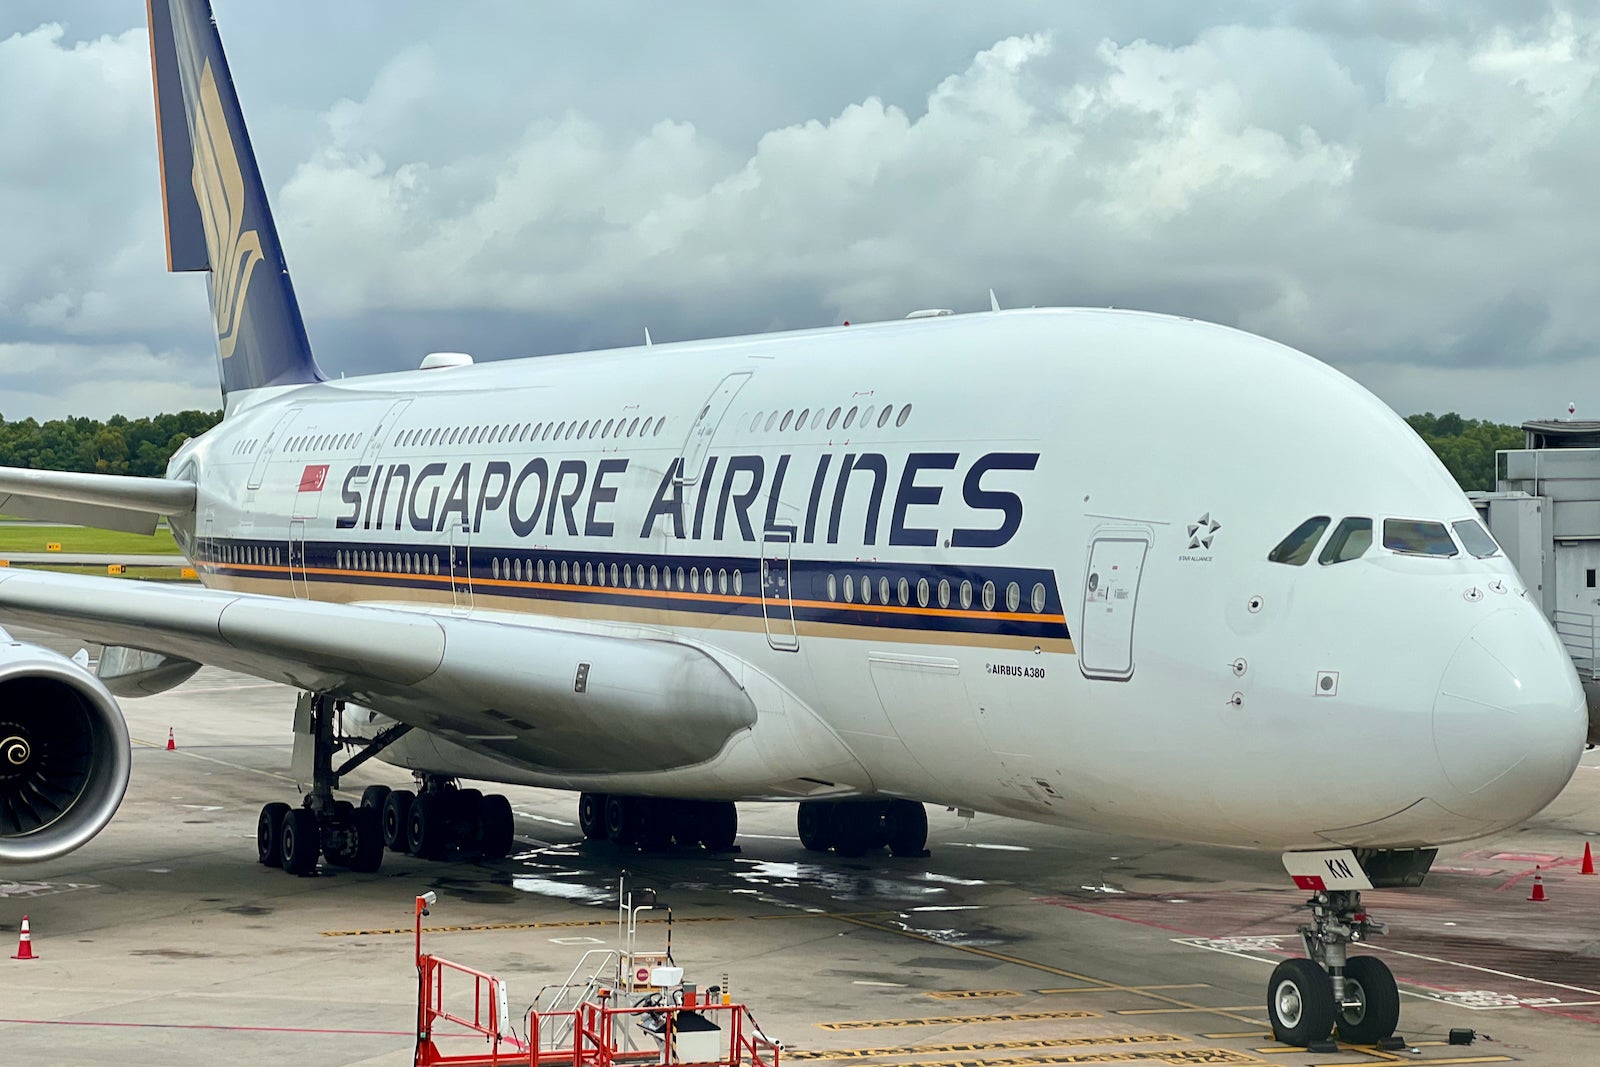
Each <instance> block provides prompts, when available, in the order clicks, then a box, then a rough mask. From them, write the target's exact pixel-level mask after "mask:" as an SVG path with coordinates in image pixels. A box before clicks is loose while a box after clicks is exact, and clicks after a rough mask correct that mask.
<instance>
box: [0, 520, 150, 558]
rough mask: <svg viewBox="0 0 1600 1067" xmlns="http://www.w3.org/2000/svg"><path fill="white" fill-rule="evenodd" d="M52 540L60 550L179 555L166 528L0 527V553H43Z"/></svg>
mask: <svg viewBox="0 0 1600 1067" xmlns="http://www.w3.org/2000/svg"><path fill="white" fill-rule="evenodd" d="M52 542H59V543H60V545H61V551H62V552H110V553H123V552H125V553H129V554H131V555H141V556H142V555H151V554H155V555H177V554H178V545H177V542H175V541H174V540H173V539H172V532H171V531H170V530H168V529H166V528H165V527H160V528H158V529H157V530H156V532H155V533H154V534H153V535H151V536H149V537H145V536H143V535H140V534H127V533H118V532H117V531H115V530H92V529H90V528H89V527H87V526H0V552H43V551H45V546H46V545H47V544H50V543H52Z"/></svg>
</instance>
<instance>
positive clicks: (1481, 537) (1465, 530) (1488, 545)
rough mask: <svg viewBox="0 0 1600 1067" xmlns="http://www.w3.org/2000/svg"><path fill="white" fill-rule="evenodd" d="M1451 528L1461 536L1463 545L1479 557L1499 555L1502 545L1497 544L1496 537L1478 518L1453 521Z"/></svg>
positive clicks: (1485, 557)
mask: <svg viewBox="0 0 1600 1067" xmlns="http://www.w3.org/2000/svg"><path fill="white" fill-rule="evenodd" d="M1450 528H1451V529H1452V530H1454V531H1455V532H1456V536H1457V537H1459V538H1461V547H1462V548H1464V549H1466V550H1467V551H1468V552H1471V553H1472V554H1473V555H1474V556H1477V557H1478V558H1479V559H1487V558H1488V557H1490V556H1495V555H1499V553H1500V546H1499V545H1497V544H1495V541H1494V538H1493V537H1491V536H1489V531H1488V530H1485V529H1484V528H1483V524H1482V523H1480V522H1479V521H1478V520H1477V519H1462V520H1461V521H1460V522H1453V523H1451V524H1450Z"/></svg>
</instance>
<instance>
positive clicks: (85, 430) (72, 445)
mask: <svg viewBox="0 0 1600 1067" xmlns="http://www.w3.org/2000/svg"><path fill="white" fill-rule="evenodd" d="M221 419H222V412H220V411H180V412H178V413H177V414H175V415H155V416H152V417H150V418H142V419H129V418H126V417H124V416H122V415H113V416H112V417H111V418H109V419H107V420H106V421H104V422H101V421H100V420H98V419H88V418H71V419H51V420H50V421H49V422H42V423H41V422H36V421H35V420H33V419H31V418H30V419H23V420H22V421H21V422H7V421H6V419H5V416H3V415H0V466H5V467H33V468H37V469H43V470H61V471H85V472H89V473H95V474H132V475H138V476H142V477H147V478H151V477H160V476H161V475H163V474H165V473H166V470H167V460H168V459H170V458H171V457H172V453H174V452H176V451H177V450H178V446H179V445H181V444H183V442H185V441H187V440H188V439H189V438H191V437H198V436H199V435H200V434H203V433H205V432H206V431H207V430H209V429H211V427H213V426H215V425H216V424H217V423H218V422H219V421H221ZM1406 422H1408V423H1410V424H1411V428H1412V429H1413V430H1415V431H1417V433H1418V434H1419V435H1420V436H1421V437H1422V439H1423V440H1424V441H1426V442H1427V443H1428V447H1430V448H1432V449H1433V451H1434V454H1435V455H1437V456H1438V457H1439V459H1440V460H1441V461H1442V462H1443V463H1444V465H1445V467H1446V468H1448V469H1449V471H1450V473H1451V474H1452V475H1453V476H1454V477H1455V479H1456V481H1457V482H1458V483H1459V484H1460V485H1461V488H1463V489H1493V488H1494V454H1495V452H1496V451H1497V450H1499V449H1503V448H1521V447H1522V446H1523V434H1522V430H1521V429H1520V428H1518V427H1516V426H1507V425H1504V424H1502V423H1496V422H1486V421H1482V420H1479V419H1464V418H1462V417H1461V416H1460V415H1458V414H1456V413H1455V412H1453V411H1451V412H1447V413H1446V414H1443V415H1435V414H1434V413H1433V412H1431V411H1429V412H1424V413H1423V414H1421V415H1412V416H1409V417H1408V418H1407V419H1406Z"/></svg>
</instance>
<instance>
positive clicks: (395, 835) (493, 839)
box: [361, 774, 516, 860]
mask: <svg viewBox="0 0 1600 1067" xmlns="http://www.w3.org/2000/svg"><path fill="white" fill-rule="evenodd" d="M417 778H418V783H417V789H416V791H415V792H413V791H412V790H410V789H394V790H390V789H388V788H387V787H385V786H381V785H371V786H368V787H367V791H366V793H363V794H362V797H361V800H362V803H363V804H365V803H368V802H369V801H370V802H371V803H372V804H374V805H375V806H376V807H377V808H378V809H379V810H380V811H381V812H382V827H383V843H384V845H385V846H387V847H388V848H389V849H390V850H391V851H393V852H408V853H410V854H411V855H413V856H416V857H417V858H419V859H425V860H438V859H445V858H447V857H449V856H451V855H454V854H456V853H459V852H471V853H477V854H478V855H480V856H482V857H484V858H485V859H501V858H502V857H504V856H506V855H508V854H510V852H511V845H512V838H513V836H514V834H515V832H516V823H515V819H514V818H513V817H512V814H511V801H509V800H507V799H506V798H505V797H503V796H501V795H500V794H499V793H490V794H488V795H485V794H483V793H481V792H479V791H478V790H476V789H462V788H461V787H460V786H459V785H458V784H457V783H456V781H455V779H453V778H446V777H442V776H440V775H436V774H419V775H418V776H417Z"/></svg>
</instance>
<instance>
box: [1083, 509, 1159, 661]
mask: <svg viewBox="0 0 1600 1067" xmlns="http://www.w3.org/2000/svg"><path fill="white" fill-rule="evenodd" d="M1149 550H1150V536H1149V534H1147V533H1145V532H1144V531H1142V530H1105V531H1101V532H1099V533H1096V534H1095V538H1094V541H1093V543H1092V544H1091V545H1090V546H1089V566H1088V569H1087V570H1086V571H1085V573H1084V580H1083V625H1082V626H1081V627H1080V628H1079V630H1078V668H1079V669H1080V670H1081V671H1083V675H1084V677H1086V678H1099V679H1105V680H1108V681H1119V682H1125V681H1127V680H1128V679H1129V678H1132V677H1133V667H1134V657H1133V638H1134V617H1135V614H1136V609H1137V607H1138V603H1139V579H1140V576H1141V575H1142V574H1143V572H1144V560H1145V556H1146V554H1147V553H1148V552H1149Z"/></svg>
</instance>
